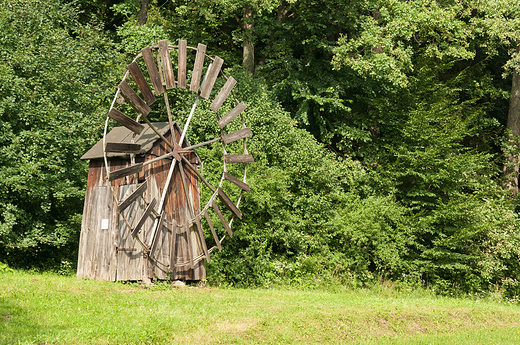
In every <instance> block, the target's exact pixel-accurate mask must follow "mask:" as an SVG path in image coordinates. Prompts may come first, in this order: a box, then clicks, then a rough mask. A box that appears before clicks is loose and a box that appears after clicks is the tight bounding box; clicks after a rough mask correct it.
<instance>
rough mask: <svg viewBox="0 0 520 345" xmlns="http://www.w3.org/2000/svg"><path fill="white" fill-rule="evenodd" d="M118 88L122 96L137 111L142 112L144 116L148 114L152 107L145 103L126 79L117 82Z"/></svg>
mask: <svg viewBox="0 0 520 345" xmlns="http://www.w3.org/2000/svg"><path fill="white" fill-rule="evenodd" d="M119 90H121V93H122V94H123V97H125V99H126V100H127V101H129V102H130V103H131V104H133V106H134V107H135V108H136V109H137V111H139V112H141V113H143V115H144V116H146V115H148V114H149V113H150V111H152V109H150V107H149V106H148V104H146V102H145V101H143V99H142V98H141V97H139V95H138V94H137V93H136V92H135V91H134V89H132V88H131V87H130V85H128V83H127V82H126V80H123V81H122V82H121V84H119Z"/></svg>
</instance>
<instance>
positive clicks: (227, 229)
mask: <svg viewBox="0 0 520 345" xmlns="http://www.w3.org/2000/svg"><path fill="white" fill-rule="evenodd" d="M211 207H213V210H214V211H215V213H216V214H217V216H218V218H219V219H220V222H221V223H222V225H224V228H225V229H226V232H227V234H228V235H229V237H233V231H231V227H230V226H229V223H228V222H227V221H226V219H224V216H223V215H222V212H220V209H219V208H218V205H217V203H216V202H215V201H213V203H212V204H211Z"/></svg>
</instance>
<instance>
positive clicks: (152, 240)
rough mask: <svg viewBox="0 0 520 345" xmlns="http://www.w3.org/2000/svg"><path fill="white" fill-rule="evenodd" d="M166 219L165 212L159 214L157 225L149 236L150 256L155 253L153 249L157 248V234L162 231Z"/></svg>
mask: <svg viewBox="0 0 520 345" xmlns="http://www.w3.org/2000/svg"><path fill="white" fill-rule="evenodd" d="M165 218H166V212H164V211H163V212H162V213H161V217H160V218H159V223H157V227H156V228H155V229H153V232H152V234H151V236H150V256H151V255H152V254H153V253H154V252H155V248H156V247H157V238H158V237H159V236H157V234H158V233H159V232H160V231H161V230H162V226H163V224H164V219H165Z"/></svg>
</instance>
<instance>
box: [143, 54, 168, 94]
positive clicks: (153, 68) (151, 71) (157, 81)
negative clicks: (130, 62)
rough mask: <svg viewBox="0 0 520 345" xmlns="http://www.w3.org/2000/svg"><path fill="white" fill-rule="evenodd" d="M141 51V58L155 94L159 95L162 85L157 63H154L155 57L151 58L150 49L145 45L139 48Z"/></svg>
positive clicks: (162, 88)
mask: <svg viewBox="0 0 520 345" xmlns="http://www.w3.org/2000/svg"><path fill="white" fill-rule="evenodd" d="M141 53H142V54H143V60H144V63H145V64H146V69H147V70H148V75H149V76H150V79H151V80H152V84H153V88H154V91H155V94H156V95H160V94H162V93H164V86H163V84H162V82H161V76H160V75H159V71H158V70H157V65H156V64H155V59H154V58H153V55H152V50H151V49H150V47H146V48H143V49H142V50H141Z"/></svg>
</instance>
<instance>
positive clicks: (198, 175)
mask: <svg viewBox="0 0 520 345" xmlns="http://www.w3.org/2000/svg"><path fill="white" fill-rule="evenodd" d="M181 159H182V161H183V162H184V163H186V165H187V166H188V167H189V168H190V169H191V170H192V171H193V172H194V173H195V174H197V177H198V178H200V179H201V180H202V182H204V184H205V185H206V186H208V188H209V189H211V191H212V192H213V193H215V191H216V189H215V188H213V186H211V184H209V182H208V181H206V179H205V178H204V177H202V175H201V174H200V173H199V171H198V170H197V168H195V167H194V166H193V164H191V163H190V161H189V160H188V159H187V158H186V157H184V156H181Z"/></svg>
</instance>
